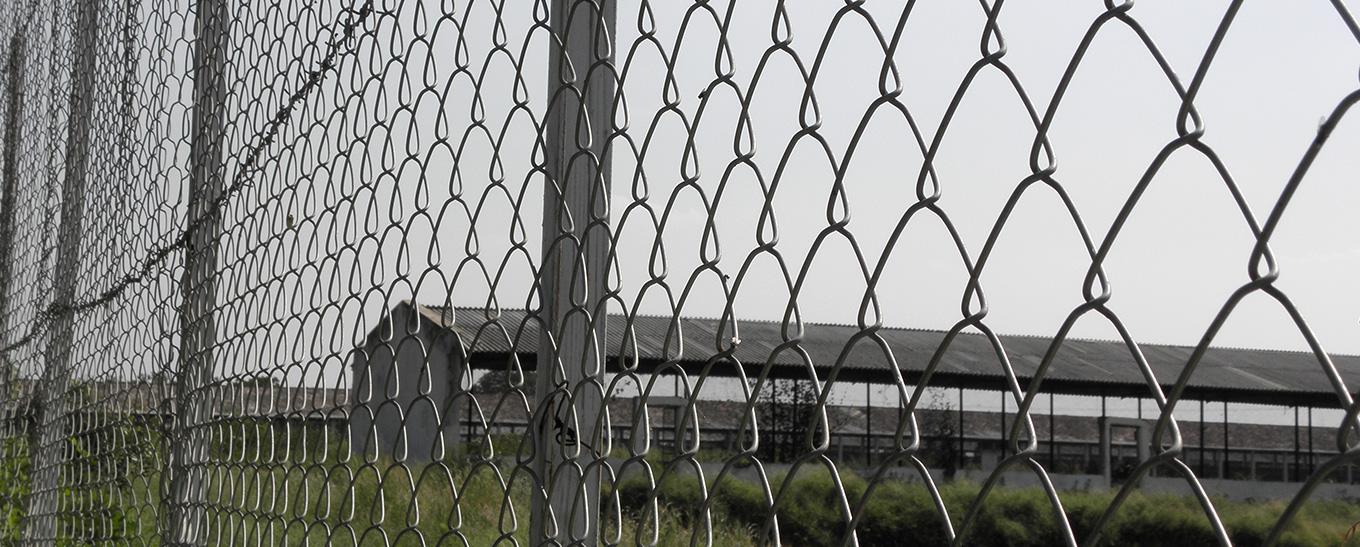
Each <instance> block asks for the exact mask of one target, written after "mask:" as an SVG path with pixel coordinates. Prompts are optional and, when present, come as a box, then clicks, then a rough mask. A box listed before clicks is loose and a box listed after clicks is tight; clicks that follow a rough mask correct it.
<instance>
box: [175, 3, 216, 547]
mask: <svg viewBox="0 0 1360 547" xmlns="http://www.w3.org/2000/svg"><path fill="white" fill-rule="evenodd" d="M196 9H197V21H196V22H195V25H194V30H195V34H196V36H195V39H194V67H193V69H194V91H193V97H194V103H193V113H192V116H193V117H192V121H191V125H190V131H191V132H192V133H191V134H190V136H189V139H190V160H189V161H190V171H189V206H188V207H189V210H188V215H187V216H186V218H185V222H186V223H187V226H186V230H187V232H188V234H189V238H188V247H187V248H186V249H185V250H184V277H183V279H182V280H181V283H180V291H181V292H182V293H183V298H184V300H183V304H182V305H181V307H180V353H179V366H178V370H177V371H176V374H175V379H174V381H175V391H174V393H175V396H174V397H175V408H174V414H173V418H172V419H173V420H174V421H173V422H172V423H171V425H170V435H168V437H167V439H166V440H165V442H166V443H168V444H167V457H168V460H169V461H168V462H167V463H168V465H167V466H166V471H165V473H164V474H162V476H161V481H162V495H163V496H164V497H163V498H162V499H163V500H164V501H163V502H162V503H164V504H165V505H166V507H165V512H164V513H163V514H164V518H165V521H164V523H163V525H162V528H161V534H162V538H161V541H162V543H163V544H164V545H202V544H203V543H204V540H205V539H206V537H205V535H204V533H205V530H204V527H205V526H206V524H207V507H206V505H205V502H206V500H207V490H208V484H207V477H206V473H207V470H206V469H205V464H206V463H207V460H208V456H209V453H208V449H209V447H208V434H207V432H206V431H204V429H203V428H204V426H205V424H206V423H207V422H208V420H210V419H211V418H212V410H213V409H212V406H213V405H212V397H211V393H210V390H211V384H212V381H213V370H214V365H215V361H214V359H213V352H214V346H216V342H217V325H216V322H215V320H214V310H215V308H216V306H217V250H218V238H219V236H220V233H219V232H220V230H221V226H220V225H221V221H222V213H221V211H220V210H219V206H218V203H217V202H218V200H219V198H220V197H221V195H222V192H223V187H224V181H223V180H222V177H223V167H222V131H223V129H222V126H223V121H224V117H225V114H224V112H223V108H224V106H225V104H226V93H225V85H224V81H223V79H224V78H225V76H226V70H225V69H226V46H227V36H228V31H227V29H228V27H229V25H230V24H231V22H230V20H229V19H228V16H227V3H226V1H225V0H196Z"/></svg>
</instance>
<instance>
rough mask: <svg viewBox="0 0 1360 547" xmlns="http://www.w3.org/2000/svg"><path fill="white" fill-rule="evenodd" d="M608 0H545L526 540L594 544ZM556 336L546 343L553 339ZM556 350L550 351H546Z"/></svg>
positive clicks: (609, 78) (610, 84)
mask: <svg viewBox="0 0 1360 547" xmlns="http://www.w3.org/2000/svg"><path fill="white" fill-rule="evenodd" d="M614 9H615V6H614V4H613V2H611V1H604V0H597V1H579V2H578V1H574V0H554V1H553V3H552V7H551V14H550V17H551V22H550V24H551V28H552V31H553V35H554V40H553V41H552V44H551V48H550V52H549V53H550V57H549V64H548V93H549V95H548V99H549V100H548V115H547V119H546V126H545V130H544V135H543V137H544V142H545V146H546V147H547V149H546V150H545V155H544V157H545V159H546V168H547V175H548V182H547V184H546V185H545V186H546V187H545V190H544V200H543V201H544V203H543V263H542V267H541V270H540V276H539V282H540V287H539V291H540V292H539V298H540V303H541V306H542V309H541V312H540V313H541V315H540V319H541V321H542V323H541V324H542V326H543V327H545V329H546V332H540V334H539V340H538V367H537V371H538V379H537V390H536V392H537V405H536V407H535V408H536V412H535V415H536V416H537V417H538V420H537V421H536V422H535V423H534V431H533V433H532V434H533V435H534V436H535V442H536V446H535V447H534V450H535V452H534V456H535V459H534V473H535V475H536V476H537V478H538V481H539V483H538V484H539V486H540V487H542V488H543V491H542V492H541V493H536V494H535V495H534V497H533V502H532V503H533V506H532V507H531V519H530V520H531V522H530V532H531V533H530V544H531V545H543V544H549V545H584V546H594V545H596V544H597V543H598V538H599V524H600V518H599V517H600V510H599V507H600V500H599V490H600V473H599V471H598V469H594V470H591V471H585V469H586V468H587V467H588V466H590V465H591V464H592V463H594V462H595V461H596V460H597V459H598V455H597V454H596V450H598V449H599V448H600V446H601V444H602V441H603V440H604V435H606V434H608V432H599V431H596V429H597V427H596V426H597V424H598V421H599V420H598V417H599V413H600V409H601V406H602V404H603V400H604V392H603V390H604V386H603V384H602V381H603V376H604V367H603V365H604V359H603V357H602V353H603V346H604V343H605V340H604V335H605V332H606V330H605V317H604V316H605V310H604V308H603V306H602V303H603V300H604V299H603V294H604V291H605V272H606V271H607V268H608V255H609V226H608V220H609V187H610V174H609V169H608V165H609V159H608V155H607V154H606V153H605V148H604V140H605V138H606V136H607V135H608V131H609V127H610V124H611V121H612V119H613V116H612V115H611V108H612V105H613V100H614V75H613V74H611V73H610V71H607V70H601V69H599V68H596V69H595V70H592V67H597V66H599V65H602V64H605V63H612V62H613V60H612V58H613V39H614ZM554 343H555V344H556V346H555V347H554V345H553V344H554ZM554 349H555V351H554Z"/></svg>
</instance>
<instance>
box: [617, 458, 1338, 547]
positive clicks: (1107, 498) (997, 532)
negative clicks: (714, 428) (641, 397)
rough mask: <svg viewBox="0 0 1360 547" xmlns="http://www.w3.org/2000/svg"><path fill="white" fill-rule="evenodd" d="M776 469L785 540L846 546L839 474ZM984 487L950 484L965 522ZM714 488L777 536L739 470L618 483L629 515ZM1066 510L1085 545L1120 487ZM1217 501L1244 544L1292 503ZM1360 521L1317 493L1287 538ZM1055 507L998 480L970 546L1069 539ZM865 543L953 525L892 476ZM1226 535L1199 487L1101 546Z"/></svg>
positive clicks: (1127, 521) (931, 533) (1330, 545)
mask: <svg viewBox="0 0 1360 547" xmlns="http://www.w3.org/2000/svg"><path fill="white" fill-rule="evenodd" d="M784 479H785V478H784V477H774V480H772V481H771V484H772V485H773V488H774V489H775V490H774V492H772V494H774V495H779V493H780V490H779V489H780V488H783V489H784V490H786V491H785V492H784V493H783V498H782V499H781V500H780V502H779V508H778V511H777V517H778V523H779V525H778V528H779V541H780V544H781V545H785V546H790V547H817V546H839V545H842V543H843V540H844V539H845V535H846V526H847V521H846V518H845V516H844V510H843V509H842V501H841V498H840V496H839V494H838V492H839V489H838V488H836V486H835V481H833V478H832V476H831V475H830V474H829V473H827V472H826V471H824V470H821V471H812V472H800V473H799V474H798V475H797V476H796V477H794V478H793V480H788V481H786V480H784ZM840 481H841V482H842V484H843V485H844V489H845V492H846V496H847V498H848V502H849V503H850V505H851V507H852V508H854V507H856V506H857V504H858V503H859V501H860V498H861V497H862V496H863V495H864V492H865V490H866V488H867V483H866V482H865V481H864V479H861V478H859V477H857V476H855V475H852V474H844V475H842V476H840ZM979 490H980V488H979V487H978V485H976V484H972V483H969V482H966V481H960V482H955V483H950V484H946V485H944V486H942V487H941V488H940V494H941V498H942V499H943V500H944V502H945V506H946V508H947V510H948V513H949V517H950V519H951V520H952V522H953V525H954V526H955V527H956V528H957V527H959V526H961V525H962V523H963V520H964V515H965V514H966V512H967V511H968V509H969V506H970V505H971V504H972V503H973V500H974V499H976V498H977V495H978V493H979ZM705 491H707V492H708V493H709V494H710V495H711V496H712V500H711V501H710V503H709V510H710V517H711V518H713V519H714V520H715V521H730V522H735V523H738V524H739V525H741V526H744V527H746V528H748V529H750V530H752V533H753V534H756V536H757V537H758V538H764V537H768V536H767V532H763V531H765V530H767V529H768V523H767V522H766V516H767V514H768V508H769V507H770V499H768V498H767V497H766V495H765V493H764V492H763V491H762V489H761V488H759V487H757V486H755V485H753V484H750V483H746V482H742V481H739V480H736V479H733V478H730V477H729V478H725V479H724V480H723V481H722V482H721V483H719V484H711V485H709V487H708V488H701V487H700V485H699V481H698V479H697V478H695V477H694V476H693V475H681V474H670V475H669V476H666V477H665V478H663V479H662V480H661V481H660V482H659V483H657V484H655V485H653V484H652V483H651V482H650V481H649V480H648V479H647V478H646V477H644V476H642V475H634V476H631V477H629V478H627V479H625V480H624V481H623V482H622V483H621V484H620V485H619V488H618V491H617V493H618V496H619V497H618V499H619V504H620V506H621V508H622V509H623V510H624V512H625V514H631V515H634V516H635V518H637V516H638V515H641V514H644V513H645V511H643V509H645V508H647V507H650V505H649V500H650V499H651V498H652V496H655V497H656V499H657V500H658V502H659V503H660V504H663V505H664V506H667V507H668V508H669V510H671V511H673V512H678V513H679V514H681V515H685V516H686V517H687V518H690V519H695V518H698V517H699V516H700V512H699V511H700V510H701V509H702V508H703V506H704V499H705V498H704V496H705ZM1059 497H1060V499H1061V501H1062V505H1063V509H1064V512H1065V513H1066V514H1067V518H1068V521H1069V523H1070V524H1071V526H1072V529H1073V532H1074V534H1075V536H1076V538H1077V541H1078V543H1082V544H1085V540H1086V539H1087V538H1088V537H1089V535H1090V533H1091V531H1092V529H1093V528H1094V526H1095V523H1096V521H1097V520H1098V519H1099V518H1100V516H1101V515H1102V514H1103V513H1104V511H1105V509H1106V508H1107V507H1108V506H1109V504H1110V502H1111V501H1112V500H1113V498H1114V492H1111V491H1093V492H1064V493H1062V494H1060V496H1059ZM1214 505H1215V508H1216V509H1217V511H1218V514H1219V515H1220V517H1221V518H1222V519H1223V523H1224V526H1225V527H1226V528H1227V530H1228V535H1229V537H1230V538H1231V539H1232V541H1233V544H1234V545H1236V546H1240V547H1254V546H1259V545H1262V544H1263V543H1264V541H1265V539H1266V537H1267V536H1268V535H1269V533H1270V530H1271V528H1272V527H1273V526H1274V525H1275V522H1276V520H1278V518H1279V516H1280V515H1281V513H1283V511H1284V509H1285V506H1286V503H1285V502H1283V501H1272V502H1259V503H1257V502H1252V503H1241V502H1230V501H1227V500H1224V499H1216V500H1214ZM1358 522H1360V505H1357V504H1354V503H1347V502H1341V501H1325V500H1319V501H1314V502H1311V503H1309V504H1308V505H1306V506H1305V507H1304V509H1303V511H1302V512H1301V513H1300V514H1299V515H1298V516H1297V517H1295V519H1294V521H1293V523H1292V525H1291V526H1290V527H1289V529H1287V530H1286V532H1285V534H1284V535H1283V537H1282V538H1281V539H1280V541H1278V542H1276V543H1275V545H1277V546H1280V547H1322V546H1327V547H1334V546H1338V545H1347V546H1360V539H1356V538H1354V537H1351V538H1347V539H1343V535H1345V534H1346V532H1347V531H1348V530H1350V529H1351V527H1352V526H1353V525H1355V524H1356V523H1358ZM1058 529H1059V526H1058V524H1057V519H1056V515H1055V512H1054V510H1053V506H1052V505H1051V504H1050V503H1049V501H1048V497H1047V496H1046V495H1045V493H1044V492H1043V491H1042V490H1040V489H1037V488H1024V489H1021V488H1006V487H1001V488H996V489H994V490H993V491H992V492H991V493H990V494H989V495H988V497H987V499H986V500H985V501H984V503H983V504H982V506H981V508H980V511H979V513H978V515H977V517H976V518H975V519H974V521H973V522H972V524H971V526H970V527H969V529H968V530H967V531H966V532H965V534H966V537H965V538H964V540H965V541H964V542H963V544H965V545H969V546H980V547H990V546H1005V547H1027V546H1035V547H1038V546H1045V547H1046V546H1050V545H1061V544H1062V543H1063V542H1062V539H1061V534H1060V532H1059V531H1058ZM856 531H857V537H858V539H859V542H860V545H864V546H874V547H878V546H903V547H908V546H938V545H947V544H948V541H947V536H946V533H945V526H944V524H943V522H942V520H941V518H940V515H939V513H938V512H937V511H936V509H935V504H934V502H933V501H932V500H931V498H930V495H929V493H928V492H927V490H926V489H925V487H924V486H922V485H920V484H906V483H902V482H894V481H889V482H884V483H882V484H880V485H878V487H877V488H875V489H874V491H873V492H872V494H871V495H870V498H869V501H868V503H867V504H866V505H865V507H864V509H863V515H862V516H861V519H860V522H859V524H858V526H857V527H856ZM1214 544H1216V541H1215V539H1214V535H1213V532H1212V529H1211V527H1210V524H1209V519H1208V517H1206V516H1205V513H1204V510H1203V509H1202V508H1201V507H1200V505H1199V502H1198V501H1197V500H1196V499H1195V498H1194V497H1193V496H1189V495H1171V494H1142V493H1134V494H1133V495H1132V496H1130V497H1129V498H1128V499H1126V500H1125V501H1124V503H1123V505H1122V506H1121V507H1120V508H1119V510H1118V512H1117V513H1116V514H1115V515H1114V517H1113V518H1112V519H1111V520H1110V522H1108V523H1107V524H1106V525H1105V527H1104V538H1103V540H1102V542H1101V545H1109V546H1120V547H1125V546H1127V547H1141V546H1148V547H1154V546H1155V547H1168V546H1170V547H1174V546H1181V545H1184V546H1187V547H1189V546H1194V547H1200V546H1204V545H1214Z"/></svg>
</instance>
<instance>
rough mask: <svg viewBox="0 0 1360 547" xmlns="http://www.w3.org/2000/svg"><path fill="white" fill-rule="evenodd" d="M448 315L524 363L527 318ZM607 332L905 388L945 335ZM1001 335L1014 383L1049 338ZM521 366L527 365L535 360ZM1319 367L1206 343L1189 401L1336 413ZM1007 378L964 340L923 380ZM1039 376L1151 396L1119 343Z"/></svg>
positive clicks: (673, 324)
mask: <svg viewBox="0 0 1360 547" xmlns="http://www.w3.org/2000/svg"><path fill="white" fill-rule="evenodd" d="M449 315H450V314H449V313H448V311H447V310H445V309H443V308H431V309H430V313H428V314H426V315H425V317H427V318H436V317H438V318H441V319H444V320H445V323H446V324H445V325H443V326H445V327H451V328H453V329H454V330H456V331H457V332H458V333H459V335H460V337H461V338H462V340H463V343H464V345H465V346H467V349H468V351H469V354H470V355H472V356H473V358H474V359H477V358H478V357H479V356H480V357H483V358H489V359H495V358H497V356H499V357H498V358H499V359H502V360H503V359H504V358H505V356H506V355H508V354H510V353H512V352H513V353H516V354H520V355H521V356H523V355H526V354H533V353H535V348H536V347H537V340H538V324H537V321H536V320H535V319H533V318H529V319H528V320H526V317H527V314H526V313H525V312H524V311H523V310H502V311H501V312H500V313H499V315H497V314H494V313H487V311H486V310H482V309H473V308H458V309H456V310H455V313H453V314H452V315H454V317H453V319H454V322H453V325H448V324H447V318H448V316H449ZM608 328H609V342H608V347H607V351H608V355H609V357H610V359H611V362H618V361H616V359H618V358H619V357H621V356H622V357H623V362H631V361H632V359H633V357H634V356H636V357H637V359H638V362H639V365H641V366H642V368H643V369H644V370H645V369H648V368H651V367H654V366H655V365H657V364H661V363H665V362H676V363H679V364H681V365H682V366H684V367H685V368H687V369H694V368H698V367H701V366H703V365H704V364H705V363H706V362H708V361H709V360H711V359H713V358H714V357H715V356H717V355H720V354H721V353H722V352H723V351H725V350H726V349H727V348H730V347H731V346H732V341H733V339H734V337H736V338H740V343H739V344H737V345H736V349H735V351H734V352H733V357H735V361H736V362H739V363H740V364H741V365H742V366H743V368H744V369H745V370H746V371H747V373H748V374H751V373H757V372H759V370H760V369H761V368H762V367H763V366H765V364H766V363H767V362H768V363H770V364H771V365H772V368H771V371H770V373H771V374H772V375H774V376H780V377H805V376H806V372H805V371H806V367H807V365H808V364H811V365H812V366H814V367H816V369H817V370H818V371H819V374H821V375H822V377H823V378H825V377H826V374H827V373H828V372H829V371H830V369H831V368H832V367H834V366H836V365H837V364H839V365H840V366H841V369H840V372H839V374H840V376H839V378H840V379H842V380H847V381H880V382H882V381H888V380H889V379H890V378H891V377H892V376H891V371H892V369H893V368H894V367H893V366H892V365H893V364H895V368H896V369H897V370H898V371H900V373H901V374H902V375H903V377H904V379H905V380H906V381H907V382H908V383H915V382H916V381H918V380H919V378H920V377H921V375H922V373H923V372H924V370H925V368H926V367H927V366H928V364H929V363H930V360H931V358H932V357H933V356H934V355H935V353H936V351H937V350H938V349H939V348H940V347H941V345H942V344H943V343H944V339H945V335H946V333H945V332H943V331H931V330H916V329H898V328H881V329H879V330H877V331H874V332H866V331H862V330H861V329H859V328H858V327H854V326H849V325H826V324H816V323H805V324H804V328H803V332H802V335H801V337H798V336H797V334H798V333H796V332H793V329H792V328H788V329H786V328H785V326H784V325H783V324H781V323H777V322H770V321H741V322H740V323H739V330H738V332H737V333H735V334H734V333H733V332H732V328H731V326H730V324H729V325H723V324H722V322H721V321H720V320H718V319H703V318H689V317H682V318H679V319H678V320H673V319H672V318H670V317H655V316H635V317H632V318H631V322H630V321H629V320H628V319H627V318H624V317H622V316H614V315H611V316H610V317H609V320H608ZM625 333H628V336H626V337H625ZM998 338H999V339H1000V341H1001V346H1002V347H1003V348H1004V350H1005V354H1006V356H1007V357H1008V358H1009V362H1010V365H1011V366H1012V367H1013V368H1014V370H1015V373H1016V375H1017V376H1018V377H1019V378H1020V379H1021V384H1022V385H1026V384H1027V383H1028V380H1029V379H1030V378H1032V377H1033V375H1034V373H1035V372H1036V371H1037V369H1038V367H1039V364H1040V362H1041V361H1042V359H1043V356H1044V355H1045V353H1046V352H1047V351H1048V348H1049V346H1050V345H1051V343H1052V340H1051V339H1048V338H1042V337H1034V336H1004V335H1003V336H999V337H998ZM516 339H518V340H519V341H518V342H517V343H516V342H515V340H516ZM847 348H848V349H849V351H848V352H847ZM1139 349H1140V350H1141V351H1142V353H1143V355H1144V356H1145V357H1146V359H1147V362H1148V365H1149V367H1150V368H1151V369H1152V371H1153V373H1154V374H1155V375H1156V378H1157V381H1158V383H1160V384H1162V385H1163V386H1169V385H1171V384H1174V383H1175V382H1176V381H1177V379H1178V378H1179V377H1180V374H1181V372H1182V370H1183V369H1184V367H1185V365H1186V363H1187V362H1188V361H1189V359H1190V356H1191V354H1192V353H1193V352H1194V348H1192V347H1186V346H1166V345H1154V344H1140V345H1139ZM843 353H844V354H846V357H844V358H842V357H841V355H842V354H843ZM804 355H806V359H805V358H804ZM1331 359H1332V361H1333V363H1334V364H1335V366H1336V368H1337V370H1338V371H1339V372H1340V375H1341V377H1342V378H1343V380H1344V382H1345V384H1346V385H1347V386H1348V388H1350V389H1353V386H1356V385H1360V357H1356V356H1351V355H1333V356H1331ZM530 361H532V360H530ZM524 364H525V365H526V366H533V363H532V362H525V363H524ZM732 366H734V365H733V363H731V362H725V363H724V364H722V365H719V366H716V367H715V368H714V369H713V370H712V371H711V372H710V373H711V374H716V375H723V376H728V375H733V374H735V372H736V371H735V370H734V369H732V368H731V367H732ZM1323 371H1324V369H1323V367H1322V365H1321V364H1320V362H1319V360H1318V358H1317V357H1316V356H1315V355H1313V354H1311V353H1303V352H1289V351H1270V350H1249V349H1229V348H1210V349H1209V350H1208V351H1207V352H1206V353H1205V355H1204V357H1203V358H1202V359H1201V361H1200V363H1199V365H1198V367H1197V368H1196V370H1195V372H1194V375H1193V376H1192V377H1191V379H1190V382H1189V384H1188V386H1187V388H1188V389H1187V392H1186V397H1187V398H1192V399H1207V400H1215V401H1216V400H1227V401H1237V402H1260V403H1267V404H1309V405H1314V406H1336V405H1337V404H1338V398H1337V395H1336V392H1335V391H1334V390H1333V388H1332V384H1331V382H1330V381H1329V380H1328V378H1327V375H1326V374H1324V372H1323ZM1005 378H1006V377H1005V374H1004V369H1003V365H1002V361H1001V359H1000V358H999V357H998V355H997V352H996V349H994V348H993V346H992V344H991V343H990V342H989V341H988V339H987V337H985V336H983V335H981V334H976V333H961V334H959V335H958V336H956V337H955V338H954V339H953V340H952V342H951V343H950V344H949V346H948V348H946V351H945V353H944V355H943V357H942V359H941V362H940V364H939V366H938V367H936V370H935V372H934V376H932V378H931V380H930V383H931V384H932V385H939V386H949V387H976V388H979V389H1001V388H1003V387H1004V386H1005V385H1006V380H1005ZM1044 381H1045V387H1044V388H1043V390H1044V391H1052V392H1056V393H1071V394H1085V395H1099V394H1108V395H1112V396H1144V397H1146V396H1148V393H1149V388H1148V387H1147V384H1146V382H1145V380H1144V377H1143V374H1142V372H1141V371H1140V370H1139V368H1138V366H1137V362H1136V361H1135V359H1134V357H1133V354H1132V352H1130V350H1129V349H1128V347H1127V346H1126V345H1125V344H1124V343H1123V342H1114V341H1097V340H1076V339H1068V340H1065V341H1064V342H1063V344H1062V347H1061V348H1060V349H1059V351H1058V353H1057V355H1056V356H1055V358H1054V359H1053V363H1052V365H1051V367H1050V368H1049V371H1048V373H1047V375H1046V376H1045V380H1044Z"/></svg>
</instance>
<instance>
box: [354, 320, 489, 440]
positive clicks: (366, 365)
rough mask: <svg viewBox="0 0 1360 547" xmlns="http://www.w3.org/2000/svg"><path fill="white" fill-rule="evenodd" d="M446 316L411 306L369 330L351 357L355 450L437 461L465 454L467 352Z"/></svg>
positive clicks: (451, 321)
mask: <svg viewBox="0 0 1360 547" xmlns="http://www.w3.org/2000/svg"><path fill="white" fill-rule="evenodd" d="M452 325H453V308H444V309H443V310H442V313H439V312H435V311H433V310H431V309H430V308H427V307H425V306H421V305H418V304H413V303H412V302H410V301H403V302H401V303H400V304H397V305H396V306H395V307H393V308H392V309H391V311H389V312H388V313H387V315H386V316H385V317H383V320H382V322H381V324H380V325H379V326H378V328H375V329H373V331H371V332H369V334H368V337H367V338H366V339H365V340H364V345H363V347H360V348H356V349H355V350H354V353H353V356H352V358H351V359H350V366H351V371H350V372H351V374H353V376H352V378H353V380H352V382H353V383H352V389H353V398H352V401H353V407H352V409H351V416H350V420H349V430H350V443H351V447H352V450H353V451H354V452H355V453H360V454H367V453H371V452H374V451H376V452H377V453H380V454H385V455H391V456H392V457H393V458H395V459H397V460H417V461H429V460H433V459H441V458H443V457H446V456H452V455H454V454H456V453H457V452H458V444H457V443H458V439H459V435H458V432H459V431H460V430H461V423H462V416H461V414H460V412H459V409H460V408H461V405H459V404H458V401H457V400H455V399H456V396H457V394H458V393H459V392H460V386H461V384H462V381H463V378H464V377H465V375H466V363H467V355H466V354H465V353H464V350H463V344H462V343H461V342H460V341H459V339H458V334H457V333H456V332H455V331H454V330H453V329H452Z"/></svg>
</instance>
